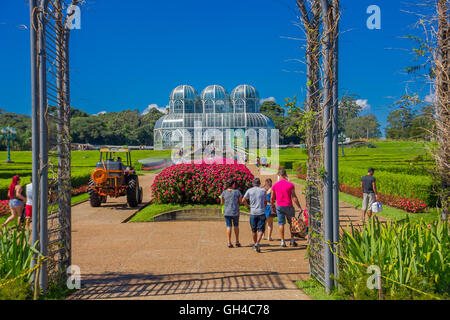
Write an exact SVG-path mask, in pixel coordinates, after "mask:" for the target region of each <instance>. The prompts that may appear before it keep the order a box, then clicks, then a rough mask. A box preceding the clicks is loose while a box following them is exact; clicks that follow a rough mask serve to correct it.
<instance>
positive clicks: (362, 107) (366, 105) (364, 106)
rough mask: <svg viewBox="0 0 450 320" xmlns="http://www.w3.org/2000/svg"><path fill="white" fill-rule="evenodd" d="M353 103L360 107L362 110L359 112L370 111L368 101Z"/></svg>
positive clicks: (359, 100) (360, 100)
mask: <svg viewBox="0 0 450 320" xmlns="http://www.w3.org/2000/svg"><path fill="white" fill-rule="evenodd" d="M355 102H356V104H357V105H358V106H360V107H361V109H362V110H361V111H367V110H369V109H370V104H369V103H368V102H369V100H367V99H358V100H356V101H355Z"/></svg>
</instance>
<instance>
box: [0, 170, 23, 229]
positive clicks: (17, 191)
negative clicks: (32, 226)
mask: <svg viewBox="0 0 450 320" xmlns="http://www.w3.org/2000/svg"><path fill="white" fill-rule="evenodd" d="M22 192H23V190H22V187H21V186H20V177H19V176H17V175H16V176H14V177H13V179H12V182H11V184H10V186H9V189H8V196H9V208H10V210H11V216H10V217H9V218H8V219H6V221H5V222H4V223H3V224H2V227H6V226H7V225H8V223H10V222H11V221H12V220H14V219H15V218H16V217H17V218H19V219H20V216H21V214H22V210H23V203H24V202H25V200H26V199H25V197H24V196H23V195H22ZM19 222H20V221H19Z"/></svg>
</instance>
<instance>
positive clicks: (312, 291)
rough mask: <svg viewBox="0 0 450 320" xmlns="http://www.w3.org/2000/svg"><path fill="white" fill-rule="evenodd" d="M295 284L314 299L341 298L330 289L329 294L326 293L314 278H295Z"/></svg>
mask: <svg viewBox="0 0 450 320" xmlns="http://www.w3.org/2000/svg"><path fill="white" fill-rule="evenodd" d="M295 284H296V285H297V287H298V288H299V289H301V290H302V291H303V292H305V293H306V294H307V295H308V296H310V297H311V298H313V299H314V300H342V297H340V296H339V294H338V293H337V291H332V292H331V294H329V295H328V294H327V292H326V291H325V288H324V287H323V286H322V285H321V284H320V283H319V281H317V280H316V279H314V278H309V279H308V280H297V281H296V282H295Z"/></svg>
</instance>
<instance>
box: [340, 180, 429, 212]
mask: <svg viewBox="0 0 450 320" xmlns="http://www.w3.org/2000/svg"><path fill="white" fill-rule="evenodd" d="M339 191H341V192H344V193H348V194H351V195H352V196H355V197H358V198H362V196H363V194H362V191H361V188H356V187H352V186H347V185H344V184H340V185H339ZM378 201H380V202H381V203H384V204H387V205H388V206H391V207H394V208H398V209H402V210H405V211H407V212H411V213H422V212H425V211H427V210H428V207H427V205H426V204H425V202H424V201H422V200H419V199H407V198H402V197H398V196H395V195H386V194H381V193H379V194H378Z"/></svg>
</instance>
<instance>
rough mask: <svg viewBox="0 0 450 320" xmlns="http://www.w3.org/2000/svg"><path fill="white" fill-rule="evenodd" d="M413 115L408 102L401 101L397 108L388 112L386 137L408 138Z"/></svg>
mask: <svg viewBox="0 0 450 320" xmlns="http://www.w3.org/2000/svg"><path fill="white" fill-rule="evenodd" d="M414 116H415V115H414V111H413V110H412V109H411V107H410V106H409V103H401V104H400V107H399V108H398V109H396V110H393V111H391V112H390V113H389V116H388V119H387V122H388V125H387V127H386V138H388V139H403V140H405V139H409V137H410V136H411V127H412V122H413V119H414Z"/></svg>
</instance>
